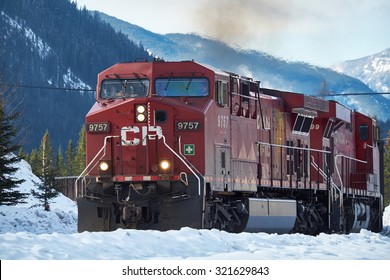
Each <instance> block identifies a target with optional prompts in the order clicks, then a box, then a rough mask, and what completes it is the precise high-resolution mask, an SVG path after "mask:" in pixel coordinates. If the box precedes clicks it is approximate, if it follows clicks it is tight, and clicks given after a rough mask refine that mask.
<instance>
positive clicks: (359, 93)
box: [0, 83, 390, 97]
mask: <svg viewBox="0 0 390 280" xmlns="http://www.w3.org/2000/svg"><path fill="white" fill-rule="evenodd" d="M0 85H1V86H7V87H16V88H31V89H48V90H63V91H84V92H95V90H94V89H85V88H62V87H49V86H34V85H21V84H5V83H0ZM387 94H390V92H349V93H326V94H325V97H332V96H360V95H361V96H364V95H387ZM311 96H314V97H318V96H317V95H311Z"/></svg>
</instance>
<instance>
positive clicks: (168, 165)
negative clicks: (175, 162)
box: [160, 159, 171, 171]
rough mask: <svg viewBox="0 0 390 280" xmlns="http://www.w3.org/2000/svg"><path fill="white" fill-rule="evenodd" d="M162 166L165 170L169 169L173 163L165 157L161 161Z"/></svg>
mask: <svg viewBox="0 0 390 280" xmlns="http://www.w3.org/2000/svg"><path fill="white" fill-rule="evenodd" d="M160 168H161V169H162V170H163V171H168V170H169V169H170V168H171V163H170V162H169V160H166V159H164V160H162V161H161V162H160Z"/></svg>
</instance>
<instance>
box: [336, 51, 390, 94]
mask: <svg viewBox="0 0 390 280" xmlns="http://www.w3.org/2000/svg"><path fill="white" fill-rule="evenodd" d="M333 69H334V70H336V71H338V72H341V73H344V74H347V75H349V76H351V77H355V78H357V79H359V80H361V81H363V82H365V83H366V84H367V85H369V87H370V88H372V89H373V90H374V91H376V92H390V48H388V49H386V50H384V51H382V52H380V53H377V54H373V55H370V56H366V57H363V58H359V59H354V60H348V61H345V62H342V63H339V64H337V65H334V66H333ZM384 96H385V97H387V98H390V95H384Z"/></svg>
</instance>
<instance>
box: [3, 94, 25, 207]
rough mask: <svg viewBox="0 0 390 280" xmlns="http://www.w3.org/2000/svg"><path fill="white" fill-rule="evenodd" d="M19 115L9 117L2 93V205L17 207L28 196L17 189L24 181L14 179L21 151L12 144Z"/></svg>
mask: <svg viewBox="0 0 390 280" xmlns="http://www.w3.org/2000/svg"><path fill="white" fill-rule="evenodd" d="M17 116H18V115H17V114H13V115H7V114H6V113H5V110H4V103H3V98H2V95H1V93H0V205H15V204H18V203H23V199H24V198H26V196H27V194H26V193H22V192H20V191H18V190H16V189H17V187H18V186H17V185H19V184H21V183H23V182H24V180H22V179H16V178H14V177H13V175H14V174H15V172H16V171H17V170H18V168H17V167H15V164H16V163H18V162H19V161H20V159H19V158H18V157H17V156H16V155H15V154H14V153H15V152H17V150H18V149H19V146H18V145H15V144H13V143H12V141H13V140H14V137H15V135H16V129H15V127H14V126H13V121H14V120H15V119H16V118H17Z"/></svg>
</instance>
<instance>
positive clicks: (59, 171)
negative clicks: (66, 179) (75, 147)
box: [55, 145, 66, 177]
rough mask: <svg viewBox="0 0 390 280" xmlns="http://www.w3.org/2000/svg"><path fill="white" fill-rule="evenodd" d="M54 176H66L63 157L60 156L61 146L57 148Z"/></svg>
mask: <svg viewBox="0 0 390 280" xmlns="http://www.w3.org/2000/svg"><path fill="white" fill-rule="evenodd" d="M55 176H56V177H62V176H66V165H65V160H64V156H63V154H62V148H61V145H60V146H59V147H58V153H57V160H56V171H55Z"/></svg>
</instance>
